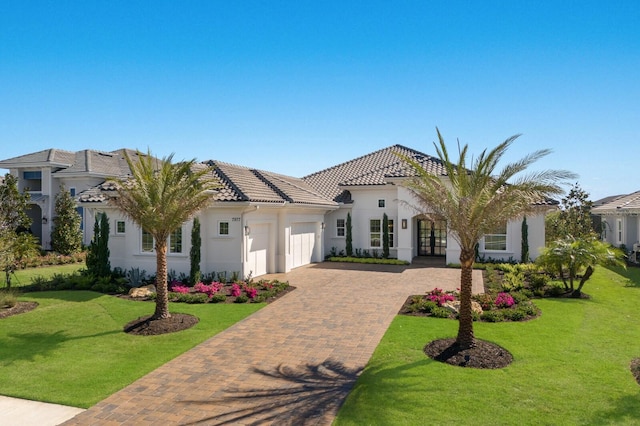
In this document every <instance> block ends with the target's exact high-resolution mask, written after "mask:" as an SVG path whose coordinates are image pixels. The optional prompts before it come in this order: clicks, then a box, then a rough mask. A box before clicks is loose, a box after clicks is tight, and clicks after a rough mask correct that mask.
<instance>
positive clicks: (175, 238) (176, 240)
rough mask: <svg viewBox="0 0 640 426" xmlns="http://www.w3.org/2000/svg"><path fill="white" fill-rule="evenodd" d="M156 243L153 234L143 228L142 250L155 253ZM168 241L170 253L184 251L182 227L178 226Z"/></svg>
mask: <svg viewBox="0 0 640 426" xmlns="http://www.w3.org/2000/svg"><path fill="white" fill-rule="evenodd" d="M154 243H155V241H154V239H153V235H151V233H149V232H147V231H145V230H144V229H143V230H142V246H141V251H142V252H143V253H153V252H154V251H155V244H154ZM167 243H168V250H167V251H168V252H169V253H182V228H178V229H176V230H175V231H173V232H172V233H171V234H169V238H168V241H167Z"/></svg>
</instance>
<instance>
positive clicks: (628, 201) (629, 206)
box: [591, 191, 640, 214]
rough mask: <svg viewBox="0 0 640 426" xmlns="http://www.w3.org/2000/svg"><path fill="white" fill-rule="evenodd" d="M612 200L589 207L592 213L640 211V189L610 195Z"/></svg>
mask: <svg viewBox="0 0 640 426" xmlns="http://www.w3.org/2000/svg"><path fill="white" fill-rule="evenodd" d="M611 198H612V200H611V201H609V202H606V203H604V204H602V205H600V206H597V207H594V208H592V209H591V213H593V214H624V213H640V191H636V192H633V193H631V194H628V195H622V196H618V197H611Z"/></svg>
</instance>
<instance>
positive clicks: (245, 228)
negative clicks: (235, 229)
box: [244, 225, 251, 235]
mask: <svg viewBox="0 0 640 426" xmlns="http://www.w3.org/2000/svg"><path fill="white" fill-rule="evenodd" d="M250 233H251V228H249V225H245V226H244V235H249V234H250Z"/></svg>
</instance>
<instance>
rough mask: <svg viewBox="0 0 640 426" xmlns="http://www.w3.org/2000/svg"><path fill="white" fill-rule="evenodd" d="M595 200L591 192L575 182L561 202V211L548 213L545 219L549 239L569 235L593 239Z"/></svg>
mask: <svg viewBox="0 0 640 426" xmlns="http://www.w3.org/2000/svg"><path fill="white" fill-rule="evenodd" d="M592 207H593V202H591V201H589V193H587V192H586V191H584V190H583V189H582V188H581V187H580V185H579V184H578V183H575V184H574V185H573V186H572V188H571V190H570V191H569V193H568V194H567V196H566V197H564V198H563V199H562V200H561V202H560V211H558V212H554V213H551V214H549V215H547V217H546V220H545V227H546V235H547V241H555V240H559V239H565V238H567V237H573V238H585V239H591V238H594V237H595V236H596V233H595V230H594V229H593V223H592V220H591V208H592Z"/></svg>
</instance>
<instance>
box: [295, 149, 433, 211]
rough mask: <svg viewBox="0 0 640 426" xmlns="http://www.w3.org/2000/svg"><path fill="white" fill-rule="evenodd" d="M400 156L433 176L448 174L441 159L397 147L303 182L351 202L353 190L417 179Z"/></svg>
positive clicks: (335, 168) (332, 169) (323, 192)
mask: <svg viewBox="0 0 640 426" xmlns="http://www.w3.org/2000/svg"><path fill="white" fill-rule="evenodd" d="M397 154H400V155H403V156H406V157H409V158H412V159H413V160H415V161H417V162H418V163H419V164H420V165H422V167H424V169H425V170H427V171H428V172H430V173H433V174H437V175H444V174H445V169H444V167H443V165H442V163H441V162H440V160H439V159H437V158H435V157H432V156H430V155H427V154H424V153H422V152H419V151H416V150H413V149H411V148H407V147H405V146H402V145H393V146H390V147H388V148H384V149H381V150H378V151H375V152H372V153H370V154H367V155H364V156H362V157H358V158H356V159H354V160H351V161H347V162H345V163H341V164H338V165H337V166H333V167H330V168H328V169H325V170H321V171H319V172H316V173H313V174H310V175H308V176H305V177H303V178H302V179H303V180H304V181H305V182H307V183H308V184H309V185H311V186H312V187H314V188H315V189H316V190H318V192H320V193H321V194H322V195H324V196H325V197H327V198H330V199H332V200H334V201H336V202H345V201H348V200H349V193H348V187H349V186H356V185H384V184H386V183H387V180H388V179H389V178H410V177H414V176H415V170H414V169H413V168H412V167H411V166H409V165H408V164H407V163H406V162H405V161H404V160H402V158H400V157H398V155H397Z"/></svg>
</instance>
